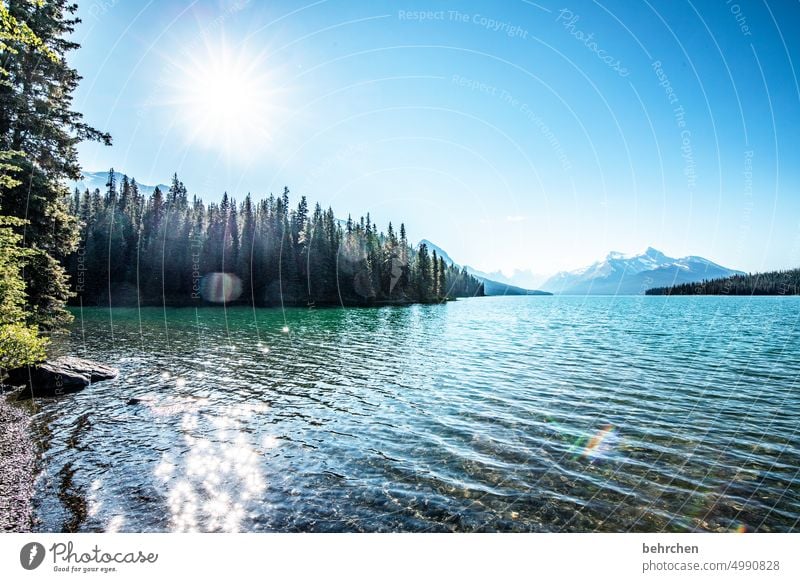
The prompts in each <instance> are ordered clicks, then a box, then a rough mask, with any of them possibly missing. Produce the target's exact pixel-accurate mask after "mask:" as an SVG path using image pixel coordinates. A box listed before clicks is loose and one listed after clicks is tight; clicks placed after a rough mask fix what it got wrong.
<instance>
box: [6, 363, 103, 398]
mask: <svg viewBox="0 0 800 582" xmlns="http://www.w3.org/2000/svg"><path fill="white" fill-rule="evenodd" d="M118 373H119V371H118V370H117V369H116V368H112V367H110V366H104V365H103V364H98V363H97V362H92V361H91V360H84V359H83V358H75V357H72V356H64V357H61V358H57V359H55V360H48V361H47V362H44V363H42V364H38V365H36V366H25V367H22V368H17V369H15V370H9V371H8V377H7V378H6V379H5V380H3V383H4V384H7V385H10V386H24V387H25V388H24V389H23V390H22V391H21V392H20V394H19V397H18V399H19V400H24V399H28V398H34V397H35V398H41V397H52V396H62V395H64V394H69V393H71V392H79V391H81V390H83V389H84V388H86V387H87V386H88V385H89V384H92V383H94V382H100V381H102V380H109V379H111V378H116V376H117V374H118Z"/></svg>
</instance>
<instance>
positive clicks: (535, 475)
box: [34, 297, 800, 532]
mask: <svg viewBox="0 0 800 582" xmlns="http://www.w3.org/2000/svg"><path fill="white" fill-rule="evenodd" d="M76 315H77V318H76V322H75V326H74V331H73V333H72V335H71V337H70V338H69V340H68V342H66V343H65V344H64V345H62V346H61V347H62V349H63V350H64V351H65V352H70V353H73V354H75V355H83V356H85V357H89V358H93V359H97V360H99V361H101V362H104V363H108V364H111V365H114V366H117V367H118V368H119V369H120V372H121V373H120V376H119V378H118V379H116V380H113V381H108V382H103V383H98V384H96V385H94V386H91V387H89V388H88V389H86V390H85V391H83V392H81V393H79V394H76V395H72V396H69V397H66V398H63V399H61V400H57V401H43V402H42V406H41V408H40V410H39V412H38V413H37V414H36V416H35V418H34V426H35V427H36V431H37V435H38V438H39V439H40V442H41V447H42V451H41V453H42V467H43V469H44V471H43V474H42V477H41V479H40V480H39V482H38V486H37V494H36V508H37V514H38V518H39V520H40V523H39V525H38V528H39V529H40V530H44V531H61V530H77V531H185V530H200V531H287V532H293V531H369V532H372V531H414V532H422V531H435V532H438V531H733V530H739V531H742V530H747V531H797V530H798V519H800V476H799V475H798V471H799V470H800V435H798V428H800V390H799V389H798V385H797V380H798V376H800V325H799V322H800V321H799V320H800V300H798V298H788V297H787V298H780V297H764V298H737V297H618V298H612V297H590V298H578V297H487V298H475V299H467V300H459V301H456V302H451V303H448V304H446V305H429V306H413V307H387V308H380V309H358V308H352V309H316V310H305V309H289V310H285V311H282V310H280V309H273V310H270V309H259V310H253V309H249V308H239V307H237V308H229V309H227V310H225V309H222V308H208V309H199V310H195V309H191V308H187V309H168V310H166V311H165V310H162V309H156V308H147V309H142V310H141V311H139V310H137V309H114V310H113V311H109V310H108V309H99V308H96V309H84V310H83V311H82V312H76ZM284 326H285V327H284Z"/></svg>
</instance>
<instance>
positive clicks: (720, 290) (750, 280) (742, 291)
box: [646, 269, 800, 295]
mask: <svg viewBox="0 0 800 582" xmlns="http://www.w3.org/2000/svg"><path fill="white" fill-rule="evenodd" d="M646 294H647V295H800V269H792V270H789V271H772V272H769V273H755V274H750V275H733V276H731V277H724V278H722V279H711V280H708V281H700V282H698V283H684V284H682V285H675V286H674V287H657V288H655V289H648V290H647V292H646Z"/></svg>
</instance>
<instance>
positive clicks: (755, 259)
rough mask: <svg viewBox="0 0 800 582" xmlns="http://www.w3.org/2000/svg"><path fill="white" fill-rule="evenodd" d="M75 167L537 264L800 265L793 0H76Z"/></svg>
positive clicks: (551, 268) (457, 254)
mask: <svg viewBox="0 0 800 582" xmlns="http://www.w3.org/2000/svg"><path fill="white" fill-rule="evenodd" d="M79 5H80V10H79V14H80V16H81V17H82V19H83V22H82V23H81V24H80V25H79V26H78V29H77V31H76V33H75V38H76V40H77V41H78V42H80V43H81V44H82V45H83V46H82V48H81V49H79V50H78V51H77V52H76V53H74V54H73V56H72V61H73V63H74V65H75V66H76V67H77V68H78V70H79V71H80V73H81V74H82V75H83V77H84V80H83V81H82V83H81V86H80V88H79V90H78V92H77V94H76V99H75V104H76V106H77V108H78V109H79V110H80V111H82V112H84V114H85V115H86V118H87V120H88V121H89V122H90V123H92V124H94V125H95V126H96V127H98V128H100V129H103V130H106V131H109V132H111V134H112V135H113V138H114V145H113V147H110V148H107V147H103V146H99V145H93V144H89V145H82V146H81V148H80V155H81V161H82V163H83V166H84V169H85V170H86V171H96V170H105V169H107V168H109V167H111V166H113V167H115V168H117V169H120V170H124V171H125V173H127V174H128V175H133V176H135V177H136V179H137V180H138V181H139V182H142V183H145V184H155V183H160V182H167V181H168V180H169V177H170V176H171V175H172V173H173V172H176V171H177V172H178V175H179V177H180V178H181V179H182V180H183V181H184V182H185V183H186V185H187V187H188V188H189V191H190V193H197V194H200V195H202V196H203V197H204V198H205V199H207V200H211V199H219V198H220V197H221V195H222V192H223V191H228V192H229V193H230V194H231V195H233V196H234V197H238V198H239V199H241V197H242V196H243V195H244V194H245V193H247V192H251V193H252V194H253V195H254V196H256V197H260V196H263V195H268V194H269V193H270V192H276V193H277V192H280V191H281V190H282V188H283V186H284V185H288V186H289V188H290V189H291V191H292V193H293V195H294V196H299V195H300V194H305V195H307V196H308V197H309V199H310V200H312V201H319V202H321V203H322V204H323V205H325V206H327V205H332V206H333V208H334V210H335V211H336V213H337V215H339V216H341V217H346V215H347V214H348V213H352V214H353V215H354V216H359V215H361V214H363V213H366V212H367V211H370V212H371V213H372V216H373V217H374V218H375V219H376V220H377V221H378V223H379V224H381V225H383V226H384V227H385V223H386V222H388V221H389V220H393V221H394V222H395V223H397V222H400V221H404V222H405V223H406V226H407V228H408V230H409V234H410V236H411V238H412V240H418V239H420V238H428V239H431V240H432V241H434V242H435V243H437V244H438V245H440V246H441V247H443V248H444V249H446V250H447V251H448V252H449V253H450V255H451V256H452V257H453V258H454V259H455V260H457V261H458V262H461V263H466V264H469V265H471V266H473V267H475V268H478V269H482V270H486V271H492V270H496V269H502V270H503V271H505V272H510V271H511V270H513V269H531V270H532V271H534V272H535V273H552V272H555V271H557V270H562V269H572V268H576V267H579V266H581V265H584V264H588V263H590V262H592V261H594V260H596V259H597V258H599V257H601V256H603V255H605V254H606V253H607V252H608V251H611V250H616V251H621V252H637V251H642V250H644V249H645V248H646V247H647V246H653V247H656V248H658V249H660V250H662V251H664V252H665V253H667V254H668V255H671V256H684V255H701V256H704V257H706V258H709V259H712V260H714V261H717V262H719V263H721V264H723V265H725V266H728V267H732V268H738V269H743V270H747V271H757V270H765V269H773V268H788V267H797V266H800V191H799V190H798V186H800V179H798V178H799V176H798V174H799V173H800V170H799V169H798V168H799V167H800V163H798V162H800V148H798V141H800V140H799V138H798V136H800V86H799V85H798V71H797V70H796V67H797V66H800V3H798V2H796V1H794V0H792V1H789V0H786V1H780V2H778V1H770V2H766V3H765V2H762V1H745V0H736V1H727V0H702V1H699V0H693V1H683V0H668V1H667V0H662V1H655V0H649V1H643V2H634V1H631V0H603V1H602V2H589V1H583V2H578V1H567V2H564V1H562V2H558V3H553V2H549V1H547V0H541V1H538V0H537V2H529V1H526V0H516V1H515V0H508V1H506V2H489V1H484V2H449V1H432V0H429V1H428V2H413V1H408V2H406V1H399V2H382V1H371V2H360V1H344V0H327V1H326V0H321V1H316V2H304V1H303V2H298V1H295V2H281V1H270V2H262V1H256V0H251V1H248V0H228V1H216V0H199V1H196V2H191V1H181V2H178V1H174V2H171V1H166V0H159V1H151V2H146V1H136V2H135V1H132V0H116V1H115V0H95V1H94V2H89V1H86V2H79Z"/></svg>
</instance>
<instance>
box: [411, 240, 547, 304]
mask: <svg viewBox="0 0 800 582" xmlns="http://www.w3.org/2000/svg"><path fill="white" fill-rule="evenodd" d="M419 244H424V245H425V246H427V247H428V249H429V250H431V251H436V254H437V255H438V256H440V257H442V258H443V259H444V262H445V263H447V264H448V265H456V266H460V265H458V264H457V263H456V262H455V261H453V259H451V258H450V255H448V254H447V251H445V250H444V249H442V248H441V247H440V246H437V245H435V244H433V243H432V242H431V241H429V240H427V239H422V240H421V241H419ZM464 268H465V269H466V270H467V272H468V273H469V274H470V275H472V276H473V277H477V278H478V279H480V280H481V281H483V292H484V293H485V294H486V295H551V293H548V292H545V291H534V290H531V289H525V288H523V287H518V286H516V285H511V284H509V283H507V282H505V281H497V280H496V279H494V278H493V277H492V276H491V275H487V274H486V273H483V272H481V271H478V270H476V269H473V268H472V267H470V266H469V265H465V267H464Z"/></svg>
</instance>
